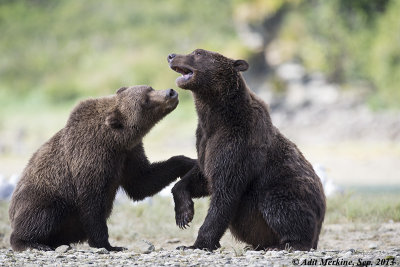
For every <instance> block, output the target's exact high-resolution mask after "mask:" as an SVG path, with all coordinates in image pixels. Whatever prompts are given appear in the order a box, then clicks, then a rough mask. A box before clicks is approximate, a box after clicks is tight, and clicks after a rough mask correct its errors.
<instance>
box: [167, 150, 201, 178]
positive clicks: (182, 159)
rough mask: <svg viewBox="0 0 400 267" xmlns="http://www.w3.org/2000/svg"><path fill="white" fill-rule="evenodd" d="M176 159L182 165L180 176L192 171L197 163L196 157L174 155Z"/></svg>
mask: <svg viewBox="0 0 400 267" xmlns="http://www.w3.org/2000/svg"><path fill="white" fill-rule="evenodd" d="M172 159H174V160H175V161H177V162H178V163H177V164H178V165H179V166H180V172H181V173H180V177H181V178H182V177H183V176H184V175H185V174H186V173H187V172H188V171H190V170H191V169H192V168H193V167H194V166H195V165H196V164H197V160H196V159H191V158H188V157H186V156H182V155H180V156H174V157H172Z"/></svg>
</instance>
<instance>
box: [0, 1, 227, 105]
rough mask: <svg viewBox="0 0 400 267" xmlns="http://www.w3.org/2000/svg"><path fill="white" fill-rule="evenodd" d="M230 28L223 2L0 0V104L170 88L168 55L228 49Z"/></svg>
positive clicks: (72, 98)
mask: <svg viewBox="0 0 400 267" xmlns="http://www.w3.org/2000/svg"><path fill="white" fill-rule="evenodd" d="M232 25H233V22H232V16H231V4H230V1H227V0H224V1H217V2H215V1H212V0H205V1H192V2H188V1H183V0H172V1H156V0H150V1H129V0H120V1H96V0H89V1H76V0H74V1H66V0H62V1H39V0H36V1H24V0H16V1H1V2H0V32H1V36H2V37H1V40H2V41H1V43H0V53H1V55H2V56H1V59H0V76H1V79H0V105H1V106H5V105H7V103H14V102H15V101H18V102H20V103H21V102H23V101H24V100H27V101H28V100H29V101H35V103H52V104H59V103H63V102H66V101H70V100H75V99H76V98H78V97H82V96H97V95H104V94H110V93H113V92H114V91H115V89H118V88H119V87H120V86H123V85H134V84H150V85H152V86H154V88H157V89H163V88H166V87H172V86H174V80H175V78H176V74H175V73H174V72H172V71H170V70H169V68H168V66H167V61H166V57H167V55H168V54H169V53H171V52H175V51H179V52H189V51H191V50H193V49H195V48H196V47H205V48H209V49H215V50H222V49H223V48H224V50H225V49H228V50H229V47H230V46H231V42H232V41H234V40H235V31H234V28H233V26H232ZM233 49H234V48H233ZM32 99H33V100H32Z"/></svg>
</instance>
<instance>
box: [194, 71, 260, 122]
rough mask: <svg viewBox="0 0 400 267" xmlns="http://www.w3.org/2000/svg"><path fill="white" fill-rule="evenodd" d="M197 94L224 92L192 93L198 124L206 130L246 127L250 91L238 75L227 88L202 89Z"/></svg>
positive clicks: (249, 110)
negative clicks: (223, 127) (224, 127)
mask: <svg viewBox="0 0 400 267" xmlns="http://www.w3.org/2000/svg"><path fill="white" fill-rule="evenodd" d="M219 89H220V90H219ZM198 91H199V92H224V93H223V94H218V93H214V94H199V93H196V92H193V96H194V101H195V106H196V111H197V115H198V117H199V123H200V124H203V127H206V128H216V127H219V126H222V125H225V126H227V127H231V126H232V127H236V126H240V127H246V126H248V124H249V120H250V118H251V112H252V110H251V101H252V97H251V96H250V91H249V89H248V88H247V85H246V83H245V81H244V79H243V78H242V76H241V75H240V74H238V77H237V79H236V81H233V82H231V83H230V84H229V89H227V88H211V89H210V88H202V89H200V90H198Z"/></svg>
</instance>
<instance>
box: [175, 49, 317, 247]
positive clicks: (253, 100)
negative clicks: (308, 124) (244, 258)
mask: <svg viewBox="0 0 400 267" xmlns="http://www.w3.org/2000/svg"><path fill="white" fill-rule="evenodd" d="M168 62H169V65H170V67H171V68H172V69H173V70H175V71H176V72H179V73H181V74H182V76H181V77H179V78H178V79H177V80H176V83H177V85H178V86H179V87H181V88H183V89H188V90H190V91H192V93H193V96H194V101H195V105H196V110H197V114H198V127H197V131H196V137H197V141H196V148H197V153H198V163H197V165H196V166H195V167H193V169H191V170H190V171H189V172H188V173H187V174H186V175H185V176H184V177H183V178H182V179H181V180H180V181H179V182H178V183H176V184H175V186H174V187H173V189H172V193H173V196H174V201H175V212H176V214H175V216H176V223H177V224H178V226H180V227H185V226H186V225H187V224H188V223H189V222H190V221H191V220H192V219H193V215H194V209H193V201H192V198H198V197H203V196H208V195H211V202H210V207H209V209H208V214H207V217H206V219H205V221H204V223H203V225H202V226H201V228H200V230H199V233H198V236H197V239H196V242H195V243H194V245H193V246H191V247H189V248H199V249H207V250H214V249H216V248H218V247H220V244H219V241H220V239H221V237H222V235H223V234H224V233H225V231H226V230H227V228H228V227H229V229H230V230H231V232H232V234H233V235H234V236H235V237H236V238H237V239H239V240H241V241H244V242H246V243H248V244H251V245H252V246H253V247H254V248H255V249H284V248H285V247H292V248H293V249H295V250H310V249H311V248H314V249H315V248H316V247H317V244H318V237H319V234H320V231H321V225H322V222H323V220H324V215H325V195H324V192H323V188H322V184H321V182H320V179H319V177H318V176H317V175H316V174H315V172H314V170H313V167H312V166H311V164H310V163H309V162H308V161H307V160H306V159H305V158H304V156H303V155H302V153H301V152H300V151H299V149H298V148H297V147H296V145H295V144H293V143H292V142H291V141H289V140H288V139H287V138H285V137H284V136H283V135H282V134H281V133H280V132H279V130H278V129H277V128H275V127H274V126H273V125H272V122H271V118H270V115H269V113H268V108H267V106H266V104H265V103H264V102H263V101H262V100H260V99H259V98H258V97H257V96H256V95H255V94H254V93H253V92H252V91H250V90H249V89H248V88H247V86H246V83H245V81H244V79H243V77H242V75H241V74H240V72H241V71H245V70H247V68H248V63H247V62H246V61H244V60H232V59H229V58H226V57H224V56H222V55H220V54H218V53H214V52H210V51H205V50H202V49H197V50H195V51H194V52H192V53H191V54H188V55H176V54H170V55H169V56H168ZM183 248H185V247H183Z"/></svg>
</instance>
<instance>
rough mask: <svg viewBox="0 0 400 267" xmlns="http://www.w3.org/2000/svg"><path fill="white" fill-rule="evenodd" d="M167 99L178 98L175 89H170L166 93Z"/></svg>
mask: <svg viewBox="0 0 400 267" xmlns="http://www.w3.org/2000/svg"><path fill="white" fill-rule="evenodd" d="M166 96H167V98H175V97H177V96H178V93H177V92H176V91H175V90H174V89H168V90H167V92H166Z"/></svg>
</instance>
